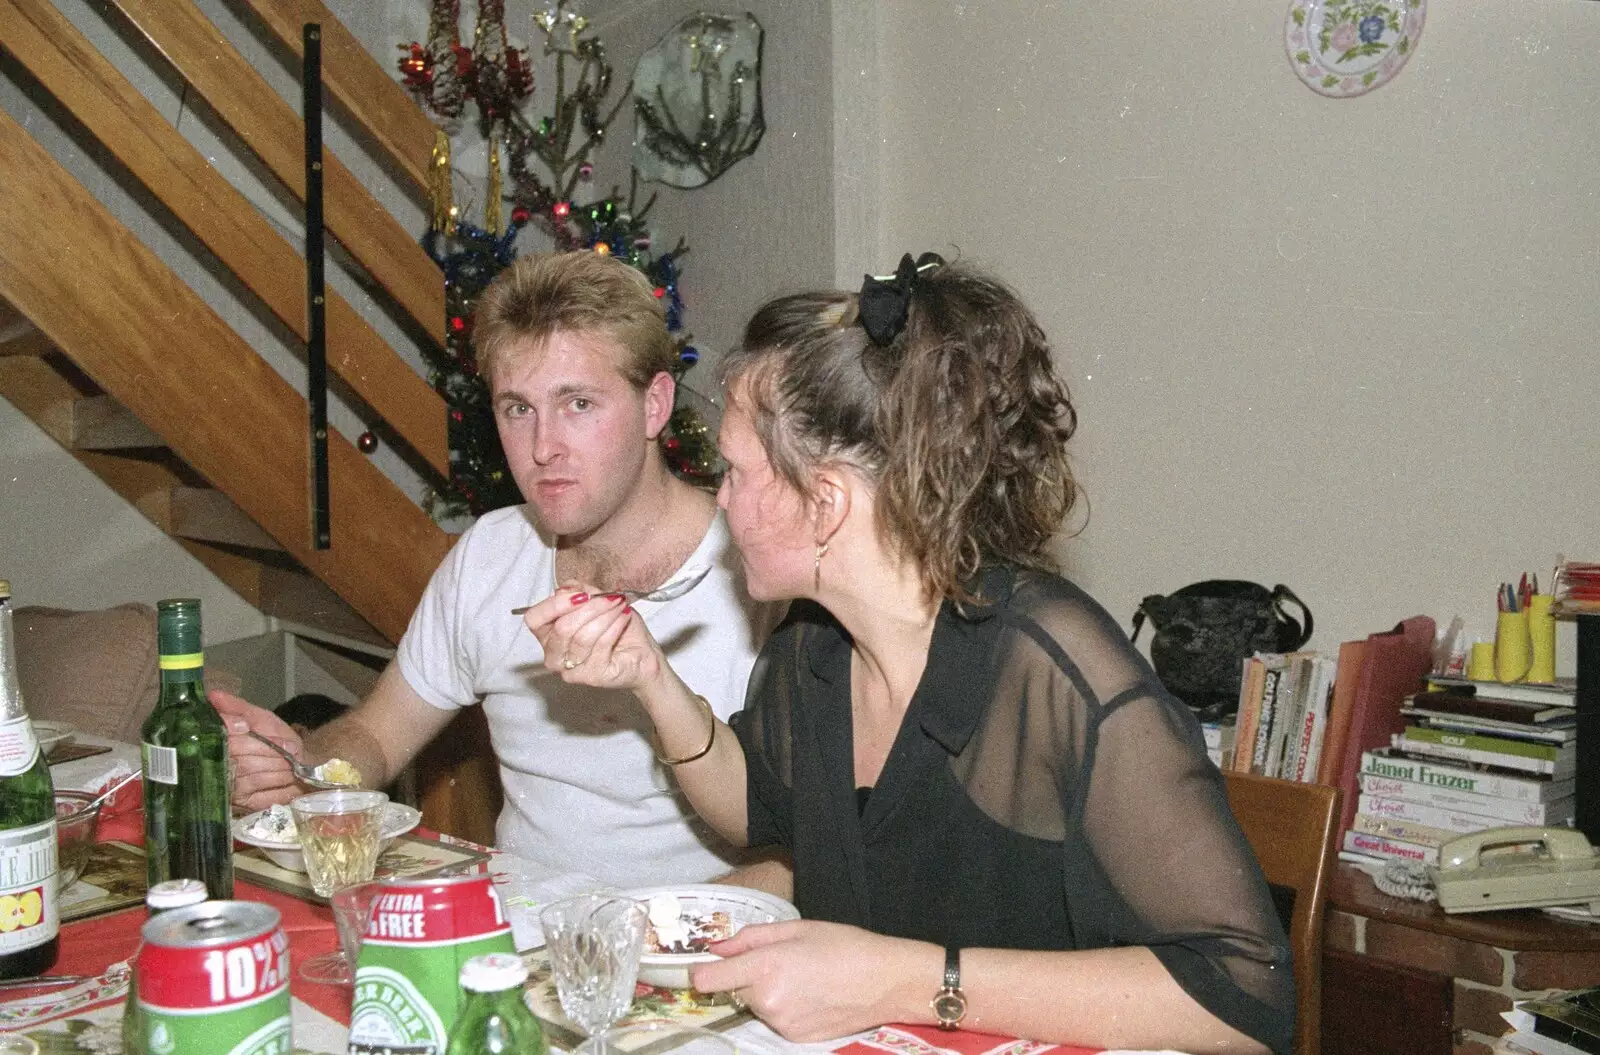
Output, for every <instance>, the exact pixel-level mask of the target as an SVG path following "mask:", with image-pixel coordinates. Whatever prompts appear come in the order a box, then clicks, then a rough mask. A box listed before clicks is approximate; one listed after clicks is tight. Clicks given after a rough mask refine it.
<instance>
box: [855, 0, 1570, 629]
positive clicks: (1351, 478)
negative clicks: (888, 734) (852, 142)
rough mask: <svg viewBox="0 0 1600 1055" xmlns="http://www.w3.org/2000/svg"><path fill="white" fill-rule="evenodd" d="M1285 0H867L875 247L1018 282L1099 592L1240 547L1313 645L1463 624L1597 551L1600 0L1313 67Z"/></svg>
mask: <svg viewBox="0 0 1600 1055" xmlns="http://www.w3.org/2000/svg"><path fill="white" fill-rule="evenodd" d="M1287 8H1288V4H1287V3H1286V2H1285V0H1224V2H1222V3H1214V4H1192V3H1183V2H1178V0H1156V2H1154V3H1147V4H1139V5H1131V6H1130V5H1127V4H1111V3H1105V2H1098V0H1096V2H1080V3H1039V2H1037V0H990V2H987V3H981V4H979V3H965V2H953V0H936V2H929V0H880V3H879V4H878V5H877V19H878V23H879V31H880V33H881V35H880V37H879V39H878V42H877V46H878V51H879V67H878V71H877V72H878V79H879V82H880V89H879V96H878V98H879V106H878V108H877V111H876V113H872V112H871V111H870V110H869V117H870V118H871V119H875V120H877V121H878V122H879V123H880V126H881V134H882V143H881V149H880V154H881V158H880V168H879V172H878V179H877V182H876V189H877V192H878V194H879V195H880V198H881V201H880V203H879V208H880V209H881V217H882V218H881V223H880V226H879V228H878V234H879V239H878V244H877V260H878V262H879V263H880V264H881V265H882V266H885V267H886V266H888V265H889V264H890V263H892V260H893V259H895V258H897V257H898V255H899V253H900V252H902V251H903V250H907V249H910V250H920V249H924V248H937V249H940V250H942V251H945V252H958V253H959V254H960V255H961V256H963V257H965V258H967V259H969V260H974V261H977V262H979V263H981V264H983V265H986V266H988V267H990V268H992V269H994V270H995V271H997V272H998V273H1000V274H1001V275H1002V276H1003V277H1005V278H1006V279H1007V280H1009V281H1010V282H1012V283H1013V284H1014V285H1016V286H1017V287H1018V288H1019V289H1020V290H1021V291H1022V293H1023V294H1024V296H1025V298H1026V299H1027V300H1028V302H1029V303H1030V304H1032V305H1034V306H1035V308H1036V309H1037V310H1038V312H1039V314H1040V316H1041V318H1042V320H1043V322H1044V325H1045V328H1046V330H1047V331H1048V332H1049V334H1050V335H1051V337H1052V338H1053V340H1054V342H1055V344H1056V348H1057V353H1058V356H1059V358H1060V361H1061V363H1062V364H1063V366H1064V367H1065V370H1066V373H1067V376H1068V377H1069V378H1070V380H1071V384H1072V388H1073V394H1074V397H1075V400H1076V402H1077V403H1078V406H1079V410H1080V411H1081V414H1082V419H1083V427H1082V429H1081V431H1080V433H1079V436H1078V439H1077V440H1076V441H1075V442H1076V449H1077V465H1078V468H1079V470H1080V472H1081V476H1082V480H1083V483H1084V486H1085V490H1086V492H1087V495H1088V498H1089V501H1090V506H1091V508H1092V511H1093V515H1092V517H1091V518H1090V519H1089V522H1088V525H1087V527H1086V529H1085V530H1084V531H1083V533H1082V535H1081V537H1079V538H1078V539H1076V540H1075V541H1072V542H1069V543H1067V544H1066V545H1065V546H1064V548H1063V551H1064V553H1065V554H1066V555H1067V557H1068V560H1069V562H1070V567H1071V569H1072V572H1073V574H1074V576H1075V577H1076V578H1077V579H1079V580H1080V581H1081V582H1082V583H1083V584H1084V585H1085V586H1086V587H1087V588H1088V589H1089V590H1090V591H1091V592H1093V593H1094V594H1095V595H1096V596H1097V597H1098V598H1099V599H1100V600H1101V601H1102V602H1103V603H1104V604H1105V605H1106V606H1107V608H1109V609H1110V611H1111V612H1112V613H1113V614H1114V615H1115V616H1116V617H1117V618H1118V619H1120V620H1123V621H1126V620H1127V619H1128V618H1129V617H1130V616H1131V615H1132V612H1133V609H1134V607H1135V606H1136V604H1137V602H1138V599H1139V597H1141V596H1142V595H1144V594H1146V593H1153V592H1164V591H1167V590H1171V589H1174V588H1176V587H1178V586H1181V585H1183V584H1184V583H1187V582H1190V581H1193V580H1196V579H1202V578H1209V577H1240V578H1250V579H1257V580H1261V581H1264V582H1267V583H1269V584H1270V583H1273V582H1280V581H1281V582H1286V583H1288V584H1290V585H1291V586H1292V587H1294V588H1295V589H1296V590H1297V591H1299V592H1300V594H1301V595H1302V596H1303V597H1304V598H1305V599H1306V600H1307V601H1308V602H1309V603H1310V604H1311V606H1312V608H1313V610H1314V612H1315V613H1316V615H1317V617H1318V622H1319V629H1318V634H1317V637H1316V639H1315V641H1314V642H1313V644H1314V645H1317V646H1319V647H1322V648H1324V649H1329V648H1332V647H1334V646H1335V645H1336V644H1337V642H1338V641H1339V640H1340V639H1342V638H1346V637H1350V636H1353V635H1357V634H1364V633H1366V632H1369V631H1371V630H1374V629H1379V628H1383V627H1385V626H1387V625H1388V624H1390V623H1392V622H1394V621H1395V620H1397V619H1399V618H1401V617H1403V616H1406V615H1409V614H1411V613H1413V612H1426V613H1429V614H1431V615H1433V616H1435V617H1436V618H1438V619H1440V620H1441V622H1447V621H1448V620H1449V619H1450V617H1451V616H1452V615H1453V614H1456V613H1460V614H1462V615H1463V616H1464V617H1465V618H1466V619H1467V621H1468V627H1469V630H1474V631H1477V632H1480V633H1487V632H1488V631H1489V630H1490V628H1491V626H1492V620H1493V608H1492V603H1493V601H1492V598H1493V594H1494V588H1495V585H1496V584H1497V583H1498V582H1500V581H1501V580H1502V579H1507V578H1515V577H1516V576H1517V575H1518V574H1519V573H1520V572H1522V571H1523V570H1528V571H1538V572H1539V574H1540V577H1541V580H1544V579H1546V578H1547V577H1548V576H1549V575H1550V570H1551V566H1552V563H1553V561H1554V559H1555V556H1556V554H1557V552H1558V551H1564V552H1566V553H1567V554H1569V555H1574V556H1588V557H1591V558H1593V557H1594V556H1595V555H1596V554H1600V495H1597V490H1596V481H1597V480H1600V439H1597V437H1596V436H1595V434H1594V431H1593V421H1594V409H1593V408H1594V406H1595V402H1596V399H1597V398H1600V356H1597V355H1596V354H1595V350H1594V342H1593V335H1594V333H1595V332H1597V330H1600V297H1597V295H1596V291H1597V289H1600V287H1597V285H1596V277H1595V276H1596V270H1597V264H1600V256H1597V248H1596V247H1597V246H1600V207H1597V206H1600V201H1597V197H1596V193H1595V190H1594V187H1595V179H1596V173H1600V133H1597V131H1596V126H1595V118H1594V115H1595V114H1596V113H1600V65H1597V64H1596V63H1595V61H1594V56H1595V54H1596V53H1597V52H1600V4H1593V3H1582V2H1578V0H1548V2H1543V3H1537V4H1528V3H1516V2H1512V0H1471V2H1468V3H1459V2H1458V3H1434V4H1431V5H1430V11H1429V17H1428V23H1427V26H1426V29H1425V31H1424V33H1423V36H1422V39H1421V46H1420V50H1419V51H1418V52H1417V53H1416V55H1415V57H1414V59H1413V60H1412V61H1411V63H1410V64H1409V65H1408V66H1407V67H1406V68H1405V70H1404V71H1403V72H1402V73H1401V74H1400V76H1399V78H1398V79H1397V80H1395V81H1394V82H1392V83H1391V84H1389V85H1387V86H1385V87H1382V88H1380V89H1379V90H1377V91H1375V92H1373V93H1370V94H1368V95H1366V96H1363V97H1360V98H1357V99H1346V100H1337V101H1335V100H1329V99H1324V98H1322V97H1321V96H1318V95H1316V94H1314V93H1312V92H1311V91H1310V90H1309V89H1307V88H1305V87H1304V86H1303V85H1301V83H1300V82H1299V81H1298V80H1297V79H1296V77H1295V76H1294V74H1293V73H1292V72H1291V70H1290V68H1289V65H1288V62H1287V59H1286V58H1285V55H1284V50H1283V43H1282V41H1283V18H1284V15H1285V12H1286V10H1287ZM1569 654H1570V653H1569Z"/></svg>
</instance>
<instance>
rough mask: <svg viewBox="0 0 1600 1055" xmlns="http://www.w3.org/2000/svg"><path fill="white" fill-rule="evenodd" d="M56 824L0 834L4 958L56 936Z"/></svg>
mask: <svg viewBox="0 0 1600 1055" xmlns="http://www.w3.org/2000/svg"><path fill="white" fill-rule="evenodd" d="M60 929H61V922H60V919H59V918H58V916H57V915H56V822H55V818H54V817H52V818H51V819H50V820H47V821H44V822H42V823H40V824H30V825H28V826H27V827H25V828H11V829H8V830H5V831H0V955H4V954H6V953H12V952H19V951H21V950H23V949H31V948H34V947H35V946H38V945H43V944H44V943H45V942H47V941H49V940H50V939H51V938H54V937H55V936H56V933H57V931H59V930H60Z"/></svg>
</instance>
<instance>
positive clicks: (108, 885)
mask: <svg viewBox="0 0 1600 1055" xmlns="http://www.w3.org/2000/svg"><path fill="white" fill-rule="evenodd" d="M144 891H145V870H144V849H143V847H139V846H132V845H130V844H128V843H122V842H115V841H111V842H103V843H95V844H94V846H92V847H90V849H89V863H88V864H87V865H85V866H84V869H83V874H82V875H81V876H79V877H78V881H77V882H76V883H73V884H72V885H71V886H69V887H68V888H67V889H66V890H65V891H63V892H62V896H61V901H60V905H59V909H58V911H59V912H60V914H61V922H62V923H71V922H72V921H73V920H79V919H88V918H89V917H90V916H98V915H100V914H101V913H104V912H115V911H116V910H118V909H123V908H128V907H129V906H132V905H142V904H144Z"/></svg>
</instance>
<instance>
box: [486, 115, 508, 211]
mask: <svg viewBox="0 0 1600 1055" xmlns="http://www.w3.org/2000/svg"><path fill="white" fill-rule="evenodd" d="M501 191H502V187H501V185H500V122H499V121H496V122H495V123H494V124H492V125H490V126H489V195H488V197H486V198H485V199H484V200H483V229H484V230H486V231H488V232H490V233H491V234H494V235H496V236H498V235H501V234H503V233H505V228H504V227H503V226H502V225H501V222H500V195H501Z"/></svg>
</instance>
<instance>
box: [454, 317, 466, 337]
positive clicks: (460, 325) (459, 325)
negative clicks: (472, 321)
mask: <svg viewBox="0 0 1600 1055" xmlns="http://www.w3.org/2000/svg"><path fill="white" fill-rule="evenodd" d="M450 328H451V329H452V330H454V331H456V332H457V333H460V332H461V331H462V330H464V329H466V328H467V321H466V320H465V319H463V318H462V317H461V316H459V315H452V316H451V317H450Z"/></svg>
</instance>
